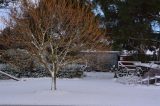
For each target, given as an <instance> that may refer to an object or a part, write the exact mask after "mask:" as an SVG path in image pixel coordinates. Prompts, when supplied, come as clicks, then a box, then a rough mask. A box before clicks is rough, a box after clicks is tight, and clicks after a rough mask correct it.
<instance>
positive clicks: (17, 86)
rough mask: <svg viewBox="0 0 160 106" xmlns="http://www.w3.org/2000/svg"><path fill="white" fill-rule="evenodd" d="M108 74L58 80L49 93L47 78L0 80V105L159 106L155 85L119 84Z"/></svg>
mask: <svg viewBox="0 0 160 106" xmlns="http://www.w3.org/2000/svg"><path fill="white" fill-rule="evenodd" d="M112 77H113V75H112V74H110V73H89V74H88V77H86V78H83V79H59V80H58V90H57V91H56V92H51V91H50V79H49V78H38V79H32V78H31V79H26V81H19V82H15V81H12V80H8V81H0V104H2V105H3V104H11V105H12V104H24V105H45V106H46V105H61V106H62V105H63V106H160V87H159V86H149V87H148V86H140V85H139V86H135V85H123V84H119V83H117V82H115V81H114V79H112Z"/></svg>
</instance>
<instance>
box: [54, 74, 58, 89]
mask: <svg viewBox="0 0 160 106" xmlns="http://www.w3.org/2000/svg"><path fill="white" fill-rule="evenodd" d="M54 90H57V76H56V71H55V72H54Z"/></svg>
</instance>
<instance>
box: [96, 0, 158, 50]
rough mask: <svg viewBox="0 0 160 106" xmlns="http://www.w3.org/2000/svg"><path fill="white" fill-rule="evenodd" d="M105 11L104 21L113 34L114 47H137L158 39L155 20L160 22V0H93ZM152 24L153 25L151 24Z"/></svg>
mask: <svg viewBox="0 0 160 106" xmlns="http://www.w3.org/2000/svg"><path fill="white" fill-rule="evenodd" d="M93 2H94V3H95V5H97V4H98V5H100V7H101V9H102V11H103V12H104V18H102V19H103V22H104V23H105V27H106V29H107V30H108V34H109V35H110V36H111V38H112V40H113V41H114V42H115V43H113V49H116V50H120V49H122V48H125V49H126V48H127V49H130V50H131V49H134V50H135V49H136V50H138V51H139V52H143V50H142V49H144V48H145V47H144V45H143V44H145V45H148V44H149V45H150V44H151V43H153V42H154V41H155V40H157V39H156V38H158V37H155V36H154V35H157V34H158V33H154V31H153V22H154V21H156V22H157V23H156V24H158V22H160V20H159V19H160V16H159V15H160V14H159V13H160V7H159V5H160V0H93ZM151 24H152V25H151ZM154 30H155V29H154Z"/></svg>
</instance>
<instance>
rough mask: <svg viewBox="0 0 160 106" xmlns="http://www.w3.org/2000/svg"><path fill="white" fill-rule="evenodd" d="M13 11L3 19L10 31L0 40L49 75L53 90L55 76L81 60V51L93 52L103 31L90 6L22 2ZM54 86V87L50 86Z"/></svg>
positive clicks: (62, 0)
mask: <svg viewBox="0 0 160 106" xmlns="http://www.w3.org/2000/svg"><path fill="white" fill-rule="evenodd" d="M20 3H21V4H22V5H21V7H20V8H13V9H12V10H11V13H10V17H11V20H10V21H8V20H4V22H5V23H6V24H7V26H8V27H9V29H10V33H6V34H4V35H3V36H1V38H0V43H1V44H2V45H5V46H7V47H12V46H13V45H21V46H22V48H23V49H24V50H26V53H28V54H30V55H31V56H32V57H34V58H36V59H37V60H38V62H39V63H40V64H42V65H43V66H44V67H45V68H46V69H47V70H48V71H49V73H50V74H51V77H52V87H51V89H54V90H56V74H57V72H58V71H59V70H60V69H61V68H62V67H63V66H65V65H68V64H70V63H73V62H76V61H80V60H81V57H78V56H77V55H78V53H79V52H80V51H81V50H90V49H94V48H95V47H96V45H97V42H99V39H100V38H101V37H102V36H103V35H104V32H103V31H102V30H101V29H100V28H99V24H98V20H97V19H95V16H94V14H93V13H92V12H91V11H90V7H88V6H85V5H81V4H80V2H78V1H77V2H76V3H73V2H72V0H40V2H37V3H33V2H32V1H31V0H22V1H20ZM53 85H54V86H53Z"/></svg>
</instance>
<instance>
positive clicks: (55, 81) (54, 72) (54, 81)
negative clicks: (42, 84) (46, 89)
mask: <svg viewBox="0 0 160 106" xmlns="http://www.w3.org/2000/svg"><path fill="white" fill-rule="evenodd" d="M56 72H57V71H56V69H54V70H53V71H52V73H51V77H52V82H51V90H57V75H56Z"/></svg>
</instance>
